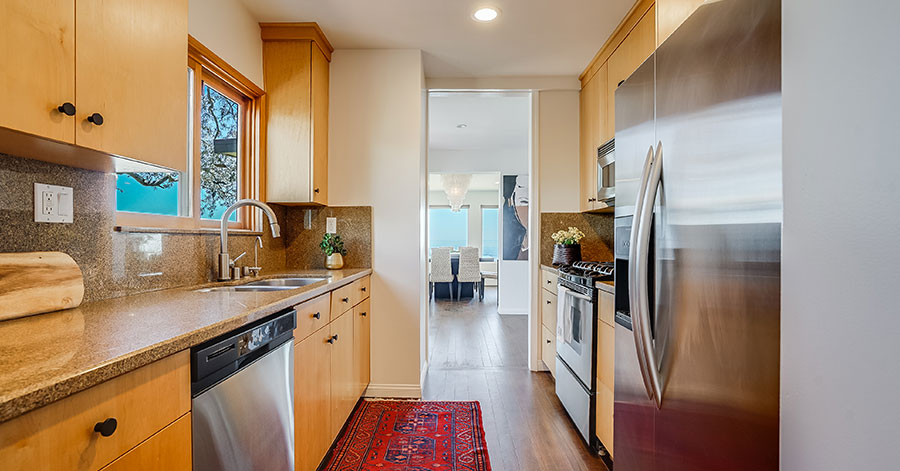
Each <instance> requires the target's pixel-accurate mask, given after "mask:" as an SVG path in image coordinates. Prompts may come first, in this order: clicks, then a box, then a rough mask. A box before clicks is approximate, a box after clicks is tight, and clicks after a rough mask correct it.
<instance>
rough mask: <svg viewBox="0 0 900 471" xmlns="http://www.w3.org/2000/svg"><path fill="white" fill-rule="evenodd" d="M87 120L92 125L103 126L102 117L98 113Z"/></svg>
mask: <svg viewBox="0 0 900 471" xmlns="http://www.w3.org/2000/svg"><path fill="white" fill-rule="evenodd" d="M87 120H88V121H89V122H91V123H94V124H95V125H97V126H102V125H103V115H102V114H100V113H94V114H92V115H90V116H88V117H87Z"/></svg>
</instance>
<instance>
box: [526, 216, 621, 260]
mask: <svg viewBox="0 0 900 471" xmlns="http://www.w3.org/2000/svg"><path fill="white" fill-rule="evenodd" d="M614 219H615V218H614V215H613V214H609V213H541V264H542V265H547V266H550V265H551V264H552V262H553V239H551V238H550V236H551V235H552V234H553V233H554V232H556V231H559V230H563V229H567V228H568V227H570V226H571V227H577V228H579V229H581V232H584V236H585V237H584V239H582V240H581V258H582V259H583V260H590V261H597V262H610V261H612V260H613V258H614V255H613V250H612V249H613V241H614V229H613V222H614Z"/></svg>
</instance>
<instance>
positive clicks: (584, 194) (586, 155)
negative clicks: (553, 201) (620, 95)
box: [579, 64, 613, 211]
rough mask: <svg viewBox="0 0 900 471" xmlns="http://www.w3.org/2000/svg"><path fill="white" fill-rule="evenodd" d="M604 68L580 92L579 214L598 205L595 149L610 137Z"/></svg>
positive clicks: (605, 72) (605, 71)
mask: <svg viewBox="0 0 900 471" xmlns="http://www.w3.org/2000/svg"><path fill="white" fill-rule="evenodd" d="M607 69H608V68H607V65H606V64H603V66H601V67H600V68H599V69H598V70H597V72H596V73H595V74H594V75H593V77H591V78H590V79H588V81H587V82H586V83H585V85H584V87H583V88H582V89H581V101H580V109H581V120H580V123H581V133H580V146H581V147H580V149H581V158H580V159H579V161H580V169H581V203H580V207H581V211H590V210H593V209H598V208H599V207H600V206H601V203H599V202H598V201H597V148H598V147H600V146H601V145H603V143H605V142H606V141H608V140H609V139H611V138H612V136H613V133H611V132H609V126H608V124H607V122H608V117H607V110H606V108H607V98H606V88H607V86H606V82H607V72H608V70H607ZM603 206H605V205H603Z"/></svg>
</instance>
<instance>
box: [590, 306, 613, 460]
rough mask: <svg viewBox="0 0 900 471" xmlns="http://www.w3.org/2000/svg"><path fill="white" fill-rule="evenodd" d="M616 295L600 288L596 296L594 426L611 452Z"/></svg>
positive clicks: (598, 436) (598, 435)
mask: <svg viewBox="0 0 900 471" xmlns="http://www.w3.org/2000/svg"><path fill="white" fill-rule="evenodd" d="M615 310H616V305H615V295H613V294H612V293H608V292H606V291H602V290H601V291H600V293H599V294H598V300H597V311H598V312H597V316H598V317H599V321H598V322H597V358H596V362H597V379H596V382H597V395H596V399H595V400H596V401H597V403H596V406H597V407H596V408H595V421H594V423H595V424H596V425H595V430H594V432H595V433H596V434H597V438H599V439H600V441H601V442H602V443H603V445H604V446H605V447H606V449H607V450H609V454H610V456H612V453H613V443H612V440H613V391H615V369H616V356H615V355H616V328H615V315H616V313H615Z"/></svg>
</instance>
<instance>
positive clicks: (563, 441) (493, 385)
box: [423, 288, 606, 471]
mask: <svg viewBox="0 0 900 471" xmlns="http://www.w3.org/2000/svg"><path fill="white" fill-rule="evenodd" d="M527 342H528V318H527V316H501V315H499V314H498V313H497V290H496V288H488V289H487V290H486V291H485V299H484V302H483V303H481V302H478V300H477V298H475V299H474V300H466V299H463V300H462V301H459V302H455V301H444V300H438V301H433V302H432V303H431V315H430V325H429V347H430V348H431V359H430V367H429V369H428V375H427V377H426V379H425V390H424V392H423V395H424V397H423V399H425V400H437V401H439V400H457V401H460V400H475V401H479V402H480V403H481V408H482V412H483V414H484V428H485V436H486V438H487V444H488V453H489V455H490V458H491V466H492V468H493V469H494V470H495V471H517V470H522V471H538V470H540V471H545V470H546V471H564V470H566V471H567V470H606V467H605V466H604V464H603V462H602V460H601V459H600V458H599V457H597V456H594V455H593V454H591V452H590V451H589V450H588V448H587V446H586V445H585V444H584V443H583V442H582V441H581V439H580V437H579V436H578V432H577V431H576V430H575V427H574V426H573V425H572V423H571V422H570V420H569V418H568V417H567V416H566V413H565V411H564V410H563V408H562V404H560V402H559V399H557V398H556V394H555V392H554V383H553V378H552V377H551V376H550V373H547V372H539V373H532V372H531V371H529V370H528V344H527Z"/></svg>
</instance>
